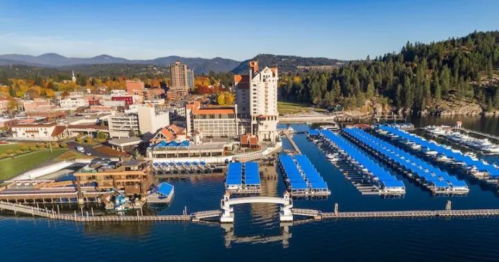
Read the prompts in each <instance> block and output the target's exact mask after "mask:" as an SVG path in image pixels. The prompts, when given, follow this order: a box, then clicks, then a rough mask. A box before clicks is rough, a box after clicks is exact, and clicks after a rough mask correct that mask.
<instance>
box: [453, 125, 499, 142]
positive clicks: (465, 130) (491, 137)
mask: <svg viewBox="0 0 499 262" xmlns="http://www.w3.org/2000/svg"><path fill="white" fill-rule="evenodd" d="M454 129H455V130H459V131H464V132H466V133H469V134H473V135H476V136H482V137H486V138H490V139H494V140H496V141H499V136H495V135H491V134H487V133H483V132H479V131H475V130H471V129H467V128H464V127H459V128H458V127H454Z"/></svg>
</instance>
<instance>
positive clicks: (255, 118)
mask: <svg viewBox="0 0 499 262" xmlns="http://www.w3.org/2000/svg"><path fill="white" fill-rule="evenodd" d="M249 67H250V68H249V73H248V74H247V75H235V76H234V87H235V89H236V107H237V117H238V121H239V131H240V132H239V133H240V134H244V133H250V134H252V135H256V136H258V140H259V141H271V142H275V141H276V138H277V136H278V133H277V122H278V121H279V112H278V111H277V85H278V80H279V76H278V71H277V67H271V68H269V67H265V68H264V69H263V70H261V71H260V70H259V68H258V62H257V61H250V62H249Z"/></svg>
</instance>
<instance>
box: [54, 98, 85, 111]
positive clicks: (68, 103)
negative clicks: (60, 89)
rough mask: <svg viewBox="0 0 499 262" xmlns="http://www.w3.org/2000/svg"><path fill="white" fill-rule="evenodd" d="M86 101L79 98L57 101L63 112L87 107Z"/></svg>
mask: <svg viewBox="0 0 499 262" xmlns="http://www.w3.org/2000/svg"><path fill="white" fill-rule="evenodd" d="M87 106H88V100H87V99H84V98H81V97H70V98H66V99H61V100H59V107H60V108H61V109H64V110H76V109H78V108H79V107H87Z"/></svg>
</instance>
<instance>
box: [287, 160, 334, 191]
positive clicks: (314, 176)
mask: <svg viewBox="0 0 499 262" xmlns="http://www.w3.org/2000/svg"><path fill="white" fill-rule="evenodd" d="M279 168H280V171H281V174H282V175H283V178H284V180H285V183H286V184H287V187H288V190H289V192H290V194H291V196H293V197H307V196H318V197H320V196H329V195H331V191H329V189H328V186H327V183H326V182H324V179H323V178H322V177H321V176H320V175H319V173H318V172H317V170H316V169H315V167H314V166H313V165H312V163H310V160H309V159H308V158H307V157H306V156H303V155H294V156H290V155H285V154H282V155H280V156H279Z"/></svg>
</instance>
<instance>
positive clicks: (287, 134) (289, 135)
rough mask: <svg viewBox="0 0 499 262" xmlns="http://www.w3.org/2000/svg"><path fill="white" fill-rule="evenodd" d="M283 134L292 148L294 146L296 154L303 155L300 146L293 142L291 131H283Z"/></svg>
mask: <svg viewBox="0 0 499 262" xmlns="http://www.w3.org/2000/svg"><path fill="white" fill-rule="evenodd" d="M283 133H284V136H286V138H287V139H288V140H289V143H290V144H291V146H293V149H294V150H295V151H296V153H297V154H300V155H301V151H300V149H299V148H298V145H297V144H296V143H295V141H293V134H292V133H291V132H289V131H283Z"/></svg>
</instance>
